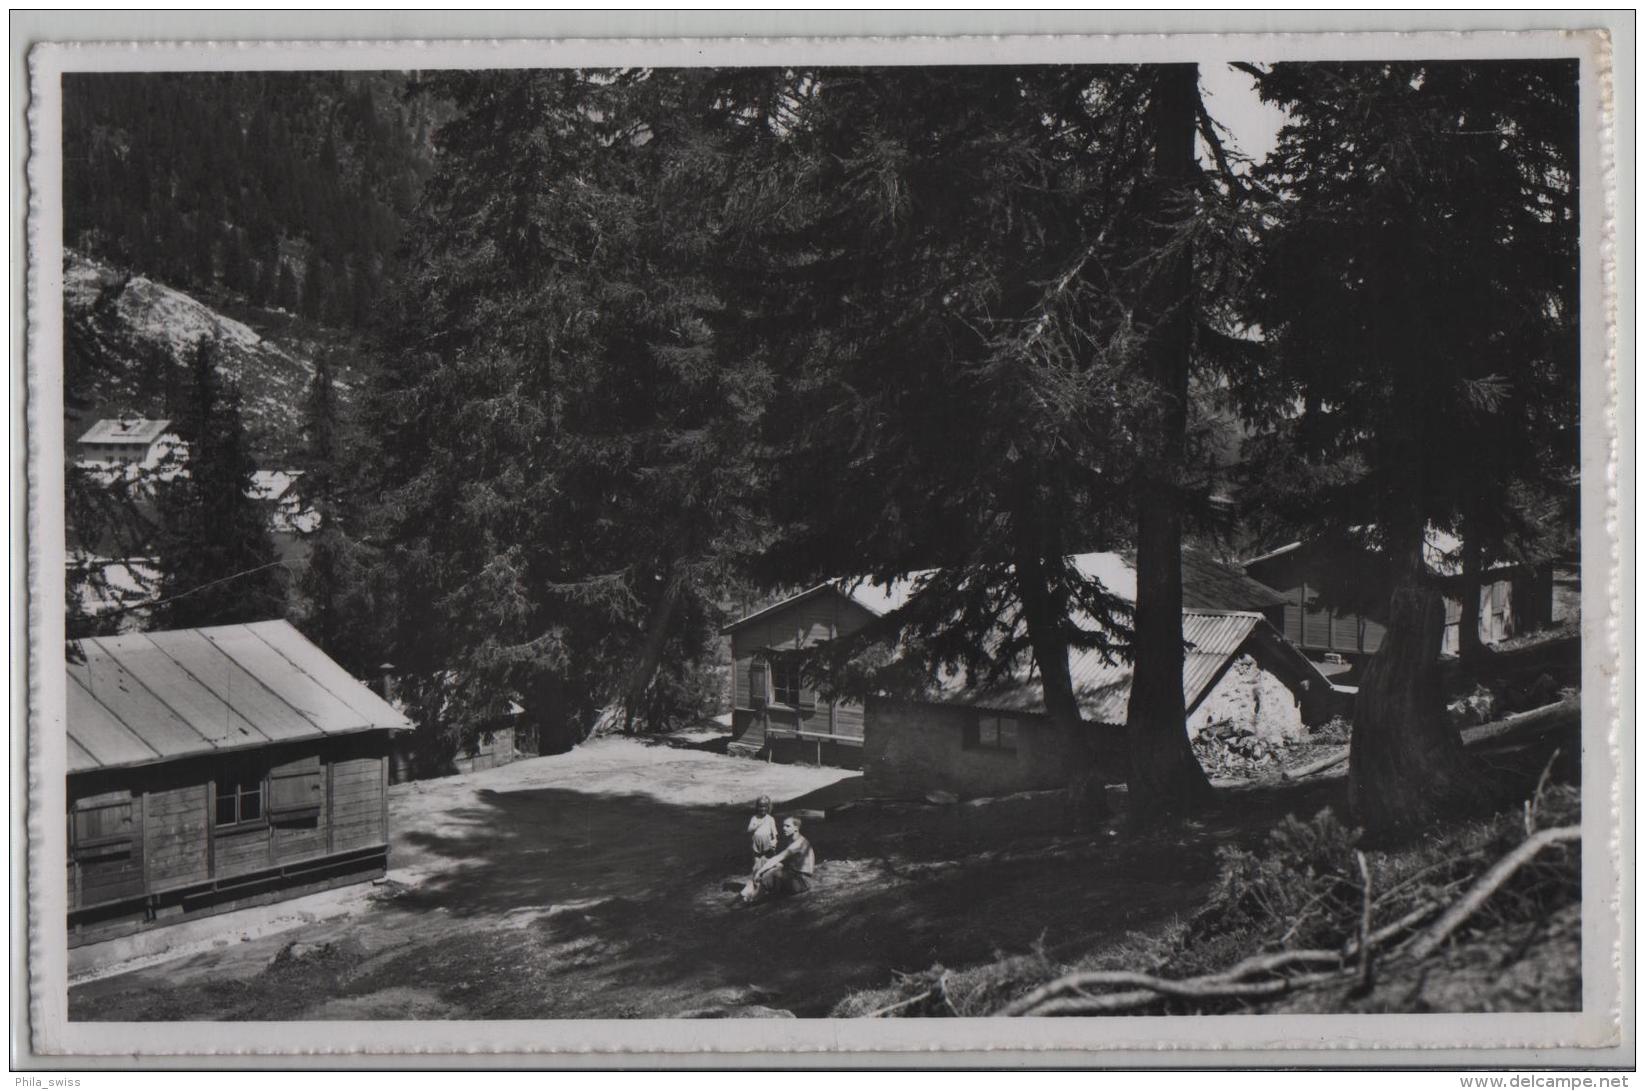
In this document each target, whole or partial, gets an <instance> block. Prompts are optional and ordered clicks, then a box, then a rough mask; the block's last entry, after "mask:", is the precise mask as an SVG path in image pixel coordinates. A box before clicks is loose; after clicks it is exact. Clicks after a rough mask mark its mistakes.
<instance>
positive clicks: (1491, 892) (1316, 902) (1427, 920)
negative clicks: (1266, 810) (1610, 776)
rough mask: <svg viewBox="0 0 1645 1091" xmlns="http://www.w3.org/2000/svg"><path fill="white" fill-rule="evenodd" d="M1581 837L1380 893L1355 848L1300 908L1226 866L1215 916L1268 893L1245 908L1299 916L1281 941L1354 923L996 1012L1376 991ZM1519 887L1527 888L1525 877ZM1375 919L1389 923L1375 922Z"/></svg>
mask: <svg viewBox="0 0 1645 1091" xmlns="http://www.w3.org/2000/svg"><path fill="white" fill-rule="evenodd" d="M1542 795H1543V791H1542V787H1541V786H1539V790H1538V793H1537V799H1536V801H1535V802H1536V803H1538V804H1540V803H1541V801H1542ZM1535 813H1536V808H1535V807H1534V806H1532V805H1531V804H1529V803H1528V805H1527V808H1526V815H1527V824H1528V826H1529V823H1530V822H1531V821H1532V817H1533V816H1534V814H1535ZM1304 830H1311V832H1312V833H1313V834H1314V835H1315V837H1316V840H1317V841H1318V842H1320V843H1326V842H1329V841H1332V840H1334V839H1335V838H1334V836H1333V835H1334V833H1335V831H1333V830H1332V829H1331V823H1330V821H1329V820H1328V819H1326V817H1325V816H1321V818H1320V819H1316V820H1315V822H1314V823H1312V824H1306V825H1304V824H1297V827H1296V828H1293V829H1291V830H1288V831H1282V832H1281V834H1280V837H1279V840H1280V841H1281V842H1282V843H1284V842H1289V846H1288V847H1289V848H1290V849H1291V850H1293V851H1295V850H1296V849H1297V848H1298V847H1299V845H1298V844H1297V842H1298V841H1299V840H1302V839H1304V838H1305V837H1306V834H1304V833H1300V832H1299V831H1304ZM1581 837H1582V834H1581V828H1580V827H1579V826H1577V825H1575V824H1572V825H1562V826H1556V827H1553V828H1549V829H1541V830H1534V829H1532V830H1529V832H1528V835H1527V836H1525V837H1524V839H1523V840H1522V841H1520V842H1519V843H1518V844H1516V845H1515V846H1514V847H1513V848H1512V849H1511V850H1510V851H1508V852H1507V853H1506V854H1504V855H1503V856H1501V857H1500V858H1499V859H1497V860H1496V862H1495V863H1494V864H1492V865H1491V866H1490V867H1489V868H1486V869H1485V870H1484V871H1482V872H1480V871H1477V870H1475V869H1468V870H1469V872H1470V873H1469V874H1467V875H1464V876H1461V877H1452V876H1454V875H1455V874H1456V872H1457V871H1458V870H1459V868H1458V866H1457V865H1458V864H1459V863H1463V862H1462V861H1456V860H1452V859H1441V860H1438V861H1435V862H1434V863H1432V864H1429V865H1427V866H1425V867H1422V868H1420V869H1418V870H1415V871H1411V872H1409V873H1408V874H1406V875H1404V877H1403V878H1400V879H1397V880H1395V881H1393V882H1391V883H1389V882H1387V880H1386V879H1385V880H1384V883H1383V889H1381V890H1379V889H1378V888H1377V882H1376V880H1375V878H1374V874H1373V868H1372V867H1371V865H1370V863H1368V862H1367V859H1366V857H1365V855H1364V854H1363V853H1361V852H1358V851H1357V850H1356V851H1355V853H1354V857H1353V859H1354V862H1355V865H1356V866H1355V873H1354V875H1353V878H1352V879H1350V877H1349V874H1348V873H1347V872H1346V870H1344V871H1343V872H1341V873H1331V874H1326V875H1317V876H1315V880H1316V881H1315V882H1314V883H1312V884H1310V885H1311V886H1313V887H1314V888H1316V890H1315V893H1314V894H1313V895H1311V896H1310V897H1309V898H1308V899H1307V902H1306V903H1305V904H1302V905H1298V906H1292V905H1288V904H1287V905H1279V904H1274V903H1273V901H1272V898H1273V895H1274V893H1275V891H1274V889H1273V888H1272V887H1271V886H1270V885H1269V884H1268V883H1265V882H1263V881H1262V879H1263V876H1262V875H1260V874H1259V875H1258V876H1256V880H1255V881H1252V879H1253V876H1252V875H1251V874H1250V873H1249V870H1248V869H1246V870H1245V872H1244V874H1243V879H1235V880H1233V881H1229V880H1228V879H1227V876H1228V875H1229V874H1232V875H1236V876H1238V875H1241V874H1242V869H1241V868H1239V867H1237V866H1236V867H1234V868H1231V869H1226V870H1225V881H1224V885H1223V888H1222V889H1221V890H1220V891H1219V895H1220V896H1213V898H1212V901H1211V905H1210V906H1208V909H1211V908H1213V907H1214V909H1215V911H1216V912H1222V913H1226V912H1228V911H1229V910H1230V908H1232V909H1233V910H1234V911H1235V912H1236V913H1237V912H1239V911H1241V910H1240V906H1241V903H1242V901H1248V900H1249V899H1250V898H1252V897H1255V898H1258V899H1261V898H1268V899H1270V901H1269V904H1267V905H1266V906H1265V907H1259V906H1253V905H1250V904H1245V905H1244V911H1245V912H1246V913H1247V914H1250V913H1252V912H1259V911H1260V912H1270V913H1296V914H1297V916H1296V919H1295V920H1294V923H1293V924H1292V926H1291V927H1290V929H1289V930H1288V931H1287V932H1286V934H1285V936H1283V937H1281V940H1282V942H1283V941H1285V940H1288V939H1290V938H1292V937H1293V936H1295V935H1296V934H1297V933H1298V932H1299V931H1300V930H1303V929H1305V928H1306V925H1307V921H1308V919H1309V918H1310V917H1311V916H1313V915H1315V914H1316V913H1317V914H1318V915H1319V916H1320V917H1321V919H1325V920H1340V919H1343V917H1350V918H1351V919H1354V921H1355V923H1356V924H1357V927H1356V928H1355V929H1354V930H1353V932H1352V933H1351V934H1349V935H1348V936H1346V937H1344V938H1342V939H1341V940H1340V941H1339V942H1337V943H1336V944H1334V945H1332V946H1329V947H1323V946H1322V947H1302V948H1298V949H1291V950H1281V951H1271V952H1266V953H1262V954H1257V955H1252V956H1249V957H1246V958H1243V959H1240V960H1239V961H1237V962H1235V963H1234V964H1232V965H1230V966H1228V967H1227V968H1226V969H1222V970H1217V971H1213V972H1205V973H1199V974H1195V975H1192V976H1187V977H1170V976H1165V975H1162V974H1149V973H1138V972H1133V971H1126V970H1099V971H1085V972H1076V973H1069V974H1064V975H1063V976H1061V977H1058V978H1056V979H1055V980H1052V981H1050V982H1047V983H1046V984H1044V985H1041V986H1039V987H1038V988H1035V989H1033V990H1031V991H1030V992H1028V993H1027V994H1025V995H1023V996H1021V997H1019V998H1018V999H1016V1000H1014V1001H1012V1002H1011V1003H1010V1004H1007V1005H1006V1006H1004V1007H1003V1008H1001V1009H1000V1010H999V1011H998V1012H997V1013H996V1014H1000V1015H1017V1016H1021V1015H1036V1016H1054V1015H1103V1014H1114V1013H1121V1012H1140V1011H1144V1010H1150V1009H1154V1008H1156V1007H1158V1006H1160V1005H1162V1004H1169V1003H1170V1002H1172V1001H1175V1002H1178V1004H1179V1008H1180V1003H1181V1002H1184V1001H1187V1002H1191V1004H1192V1008H1193V1010H1205V1009H1206V1008H1212V1009H1215V1008H1218V1007H1227V1006H1228V1005H1230V1004H1235V1005H1237V1004H1238V1003H1240V1002H1250V1001H1260V1000H1272V999H1274V998H1277V997H1280V996H1283V995H1285V994H1287V993H1290V992H1293V991H1295V990H1298V989H1303V988H1308V987H1319V986H1324V985H1328V984H1332V983H1337V984H1341V985H1345V986H1349V990H1350V991H1349V995H1350V996H1363V995H1365V994H1367V993H1369V992H1370V991H1371V989H1372V988H1373V987H1374V985H1375V977H1376V973H1377V970H1378V967H1379V966H1380V967H1386V966H1391V965H1394V964H1396V963H1403V962H1416V961H1420V960H1423V959H1427V958H1430V957H1431V956H1433V955H1434V954H1435V952H1437V951H1439V950H1440V949H1441V948H1442V947H1443V946H1444V945H1445V944H1446V942H1447V941H1448V940H1450V939H1451V938H1452V937H1453V936H1454V935H1455V934H1456V933H1457V932H1458V930H1459V929H1461V928H1463V927H1464V926H1465V925H1467V924H1468V923H1469V922H1470V921H1471V920H1474V919H1475V918H1476V917H1477V916H1479V915H1480V914H1481V913H1482V912H1483V911H1484V910H1485V909H1486V907H1487V906H1488V905H1489V904H1490V903H1491V902H1492V901H1493V899H1497V898H1499V897H1501V896H1502V895H1503V893H1504V890H1505V888H1507V887H1509V885H1510V884H1511V883H1513V882H1514V881H1515V880H1516V878H1520V879H1523V878H1524V874H1525V873H1526V872H1527V871H1528V870H1529V869H1530V868H1531V867H1532V865H1533V864H1535V863H1536V862H1537V861H1538V860H1539V858H1540V857H1542V856H1543V855H1544V854H1551V853H1552V852H1558V850H1559V848H1560V846H1564V845H1569V844H1574V843H1577V842H1580V840H1581ZM1301 847H1302V848H1304V850H1306V848H1307V846H1305V845H1304V846H1301ZM1572 864H1573V861H1572V860H1570V859H1566V860H1564V861H1562V866H1560V867H1558V868H1557V869H1556V870H1557V873H1558V874H1557V875H1556V876H1555V881H1556V882H1564V881H1567V880H1569V879H1570V878H1571V877H1572V873H1573V871H1574V868H1573V867H1572ZM1305 866H1306V864H1305ZM1519 885H1520V886H1521V887H1526V886H1527V884H1526V883H1524V882H1521V883H1520V884H1519ZM1530 885H1531V886H1535V885H1539V884H1536V883H1532V884H1530ZM1540 885H1546V884H1540ZM1235 888H1238V889H1235ZM1537 896H1538V891H1537V890H1535V889H1522V890H1520V891H1519V892H1518V894H1517V897H1519V898H1521V899H1524V898H1535V897H1537ZM1332 903H1334V904H1335V907H1336V909H1337V910H1338V911H1339V912H1340V911H1343V910H1348V909H1350V908H1352V910H1353V911H1352V912H1351V913H1348V912H1340V915H1339V913H1333V912H1320V908H1321V906H1324V905H1327V904H1332ZM1390 907H1393V908H1390ZM1202 916H1204V914H1202ZM1378 917H1380V918H1382V919H1384V920H1385V921H1386V923H1384V924H1382V925H1381V926H1380V927H1374V922H1375V920H1376V919H1377V918H1378ZM1276 919H1279V918H1276ZM1236 931H1237V929H1236Z"/></svg>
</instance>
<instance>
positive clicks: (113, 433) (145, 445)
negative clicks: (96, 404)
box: [79, 417, 171, 464]
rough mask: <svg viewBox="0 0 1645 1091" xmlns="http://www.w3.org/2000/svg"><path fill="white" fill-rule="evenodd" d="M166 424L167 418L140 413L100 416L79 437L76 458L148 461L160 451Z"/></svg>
mask: <svg viewBox="0 0 1645 1091" xmlns="http://www.w3.org/2000/svg"><path fill="white" fill-rule="evenodd" d="M170 426H171V421H169V420H147V419H145V418H142V417H132V418H124V419H119V420H100V421H98V422H97V423H96V424H94V425H92V426H91V428H89V429H88V430H87V431H86V434H85V435H83V436H81V437H80V444H79V455H80V459H81V461H82V462H98V463H137V464H143V463H148V462H152V461H154V460H155V459H157V458H158V457H159V455H160V454H161V453H162V451H161V450H160V448H162V447H163V443H162V441H163V439H164V438H165V436H166V429H167V428H169V427H170Z"/></svg>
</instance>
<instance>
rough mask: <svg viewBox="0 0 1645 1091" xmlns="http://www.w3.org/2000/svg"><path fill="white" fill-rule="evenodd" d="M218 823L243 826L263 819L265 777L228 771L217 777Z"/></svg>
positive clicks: (220, 824) (258, 774) (257, 774)
mask: <svg viewBox="0 0 1645 1091" xmlns="http://www.w3.org/2000/svg"><path fill="white" fill-rule="evenodd" d="M216 791H217V824H218V825H219V826H243V825H248V824H251V823H260V822H262V821H263V777H262V774H260V773H228V774H225V775H223V776H221V777H219V778H218V779H217V788H216Z"/></svg>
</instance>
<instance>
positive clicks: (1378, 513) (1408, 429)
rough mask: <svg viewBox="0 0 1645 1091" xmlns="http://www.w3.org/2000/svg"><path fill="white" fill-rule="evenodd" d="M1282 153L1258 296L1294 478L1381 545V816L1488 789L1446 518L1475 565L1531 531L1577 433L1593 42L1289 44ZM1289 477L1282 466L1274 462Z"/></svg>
mask: <svg viewBox="0 0 1645 1091" xmlns="http://www.w3.org/2000/svg"><path fill="white" fill-rule="evenodd" d="M1256 74H1257V75H1258V77H1259V86H1260V88H1261V90H1262V92H1263V94H1264V96H1265V97H1267V98H1269V99H1270V100H1272V101H1274V102H1276V103H1278V104H1280V105H1281V106H1282V107H1283V108H1284V109H1286V110H1287V112H1288V113H1289V115H1290V117H1291V121H1290V122H1289V124H1287V125H1286V127H1285V128H1284V130H1283V131H1282V133H1281V136H1280V142H1279V147H1278V149H1277V150H1276V151H1275V153H1274V154H1273V155H1272V156H1271V157H1270V159H1269V161H1268V164H1267V167H1266V170H1265V174H1266V176H1267V180H1268V183H1269V184H1270V185H1271V186H1273V187H1274V188H1276V189H1277V190H1279V191H1280V193H1281V194H1282V195H1283V197H1284V198H1285V200H1284V201H1283V202H1282V203H1281V204H1280V205H1278V206H1276V209H1275V211H1276V215H1275V216H1274V217H1273V218H1272V219H1271V220H1270V221H1269V224H1268V228H1267V230H1266V231H1265V232H1264V235H1263V238H1262V268H1261V272H1260V274H1259V277H1258V279H1257V281H1256V283H1255V291H1254V293H1253V298H1252V302H1251V305H1250V307H1249V308H1248V313H1249V317H1250V319H1251V320H1252V321H1253V322H1255V323H1257V324H1259V325H1260V327H1261V328H1262V329H1263V330H1264V331H1265V334H1266V336H1267V338H1268V341H1269V344H1270V346H1271V348H1272V355H1271V364H1270V366H1269V367H1268V368H1266V369H1265V371H1264V373H1263V378H1264V380H1265V381H1266V382H1268V383H1269V384H1271V385H1270V387H1269V389H1268V393H1269V395H1270V399H1269V401H1268V402H1267V405H1268V406H1269V407H1270V408H1272V407H1275V406H1277V407H1279V408H1280V409H1281V412H1280V413H1279V414H1278V423H1277V424H1275V425H1273V426H1272V427H1273V431H1274V432H1275V433H1277V435H1278V436H1279V437H1280V438H1281V440H1282V446H1281V447H1280V448H1279V449H1280V450H1281V451H1282V452H1283V453H1284V456H1285V459H1286V463H1285V466H1284V468H1283V474H1284V480H1286V481H1287V482H1289V484H1288V485H1287V487H1286V489H1285V490H1283V492H1284V494H1285V495H1284V499H1285V500H1286V501H1287V502H1288V503H1289V505H1290V506H1291V507H1292V508H1293V509H1296V510H1300V511H1303V512H1306V515H1307V518H1308V519H1309V521H1310V522H1311V523H1312V524H1313V527H1314V529H1315V532H1316V533H1317V534H1321V535H1323V536H1327V537H1335V538H1338V539H1349V540H1354V541H1357V542H1359V543H1360V544H1363V545H1365V546H1368V547H1369V548H1371V549H1372V550H1374V551H1375V552H1377V553H1378V554H1379V555H1380V556H1381V557H1382V558H1384V560H1385V562H1386V564H1387V566H1388V569H1389V573H1390V580H1391V585H1392V592H1391V595H1390V600H1389V602H1388V606H1387V610H1388V613H1387V616H1388V630H1387V635H1386V637H1385V639H1384V641H1383V644H1382V647H1381V649H1380V650H1379V651H1378V652H1377V654H1376V655H1375V656H1374V657H1373V658H1372V659H1371V660H1370V661H1369V663H1368V664H1367V666H1366V669H1365V673H1364V677H1363V680H1362V682H1361V685H1360V691H1359V698H1358V703H1357V706H1356V708H1355V714H1354V735H1353V743H1352V746H1353V749H1352V755H1353V756H1352V762H1351V766H1350V795H1351V803H1352V807H1353V811H1354V814H1355V817H1356V820H1357V821H1359V822H1360V823H1362V824H1363V825H1364V826H1366V827H1367V829H1369V830H1370V831H1371V832H1372V833H1373V834H1374V835H1377V836H1397V835H1399V834H1401V833H1403V832H1406V831H1410V830H1414V829H1417V828H1420V827H1421V826H1422V825H1424V824H1425V823H1427V822H1428V821H1430V820H1431V819H1432V818H1433V817H1435V816H1436V815H1439V814H1442V813H1444V812H1445V811H1447V810H1448V809H1450V808H1453V807H1456V806H1459V805H1464V804H1466V803H1467V802H1468V801H1470V800H1471V799H1473V798H1474V797H1476V796H1477V794H1478V790H1479V787H1480V785H1481V777H1480V774H1479V771H1478V770H1476V769H1474V768H1472V767H1471V766H1470V765H1469V763H1468V762H1467V760H1466V758H1465V756H1464V755H1463V752H1462V750H1461V746H1460V743H1459V742H1458V739H1457V736H1456V733H1455V731H1454V730H1453V729H1452V728H1451V727H1450V725H1449V723H1448V722H1447V719H1446V716H1445V709H1444V699H1443V690H1442V685H1441V679H1440V665H1439V661H1438V659H1439V650H1440V644H1441V639H1442V633H1443V626H1444V609H1443V605H1442V602H1441V597H1440V592H1439V588H1438V587H1437V586H1436V583H1435V579H1434V576H1433V573H1432V571H1431V569H1430V564H1429V558H1428V557H1427V556H1426V554H1427V552H1428V549H1427V540H1428V537H1429V532H1430V529H1431V528H1438V529H1441V530H1448V531H1460V532H1461V533H1462V534H1463V536H1464V538H1465V540H1467V542H1468V547H1469V550H1470V552H1473V553H1474V561H1473V562H1471V563H1470V567H1472V568H1473V569H1474V570H1475V572H1477V571H1478V564H1479V562H1480V560H1481V559H1487V560H1488V559H1496V558H1503V557H1509V556H1512V555H1513V553H1514V552H1515V551H1516V550H1519V549H1522V548H1523V543H1524V542H1525V540H1526V539H1527V537H1528V536H1529V532H1532V531H1534V528H1535V525H1536V523H1537V521H1538V513H1537V511H1536V507H1535V505H1534V504H1532V505H1530V506H1527V504H1526V503H1525V498H1526V497H1532V496H1535V495H1536V494H1537V492H1538V491H1539V490H1540V489H1542V488H1544V487H1548V486H1551V485H1552V484H1553V482H1552V481H1550V478H1552V479H1554V480H1555V481H1557V479H1559V478H1561V477H1563V476H1564V475H1566V474H1568V473H1569V472H1570V470H1571V468H1572V467H1573V466H1574V458H1575V451H1576V392H1577V382H1576V374H1577V354H1576V322H1577V310H1576V260H1575V259H1576V230H1577V222H1576V200H1575V182H1574V180H1575V177H1576V158H1575V156H1576V116H1577V115H1576V68H1575V64H1574V62H1563V61H1558V62H1513V63H1488V62H1454V63H1417V62H1410V63H1387V64H1319V63H1312V64H1284V65H1276V66H1274V67H1273V68H1272V69H1270V70H1266V71H1257V72H1256ZM1270 476H1271V479H1274V480H1278V479H1280V472H1279V470H1278V469H1277V468H1276V469H1275V470H1273V471H1271V474H1270Z"/></svg>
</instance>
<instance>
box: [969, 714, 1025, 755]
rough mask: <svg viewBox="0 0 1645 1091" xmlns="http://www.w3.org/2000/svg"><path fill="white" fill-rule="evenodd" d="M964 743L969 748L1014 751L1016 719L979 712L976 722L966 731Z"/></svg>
mask: <svg viewBox="0 0 1645 1091" xmlns="http://www.w3.org/2000/svg"><path fill="white" fill-rule="evenodd" d="M965 745H966V748H967V749H970V750H1003V751H1015V750H1016V749H1017V721H1016V719H1015V718H1014V717H1011V716H1001V715H999V714H997V713H993V712H979V713H977V719H976V722H975V723H973V724H972V725H971V726H970V729H969V730H968V731H966V736H965Z"/></svg>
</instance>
